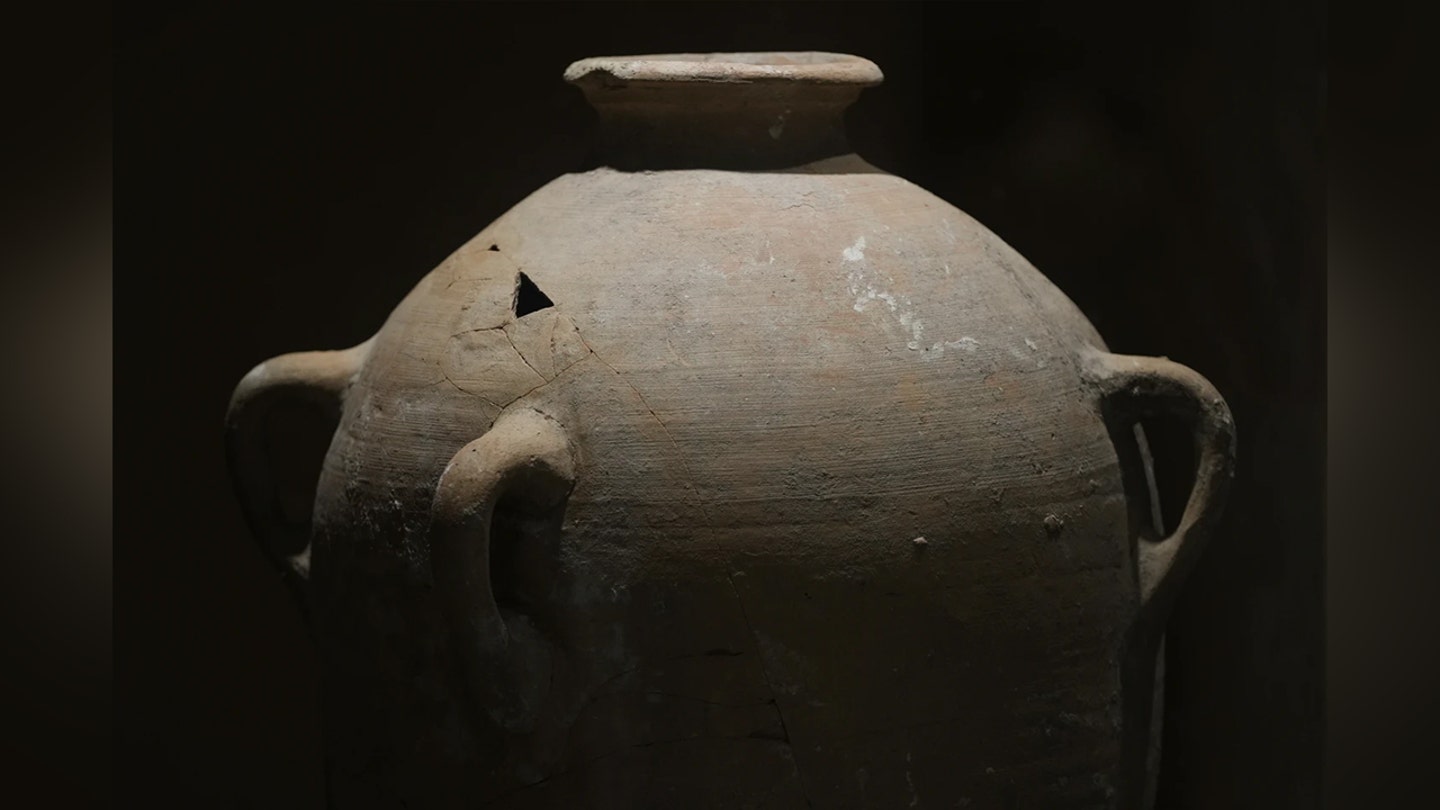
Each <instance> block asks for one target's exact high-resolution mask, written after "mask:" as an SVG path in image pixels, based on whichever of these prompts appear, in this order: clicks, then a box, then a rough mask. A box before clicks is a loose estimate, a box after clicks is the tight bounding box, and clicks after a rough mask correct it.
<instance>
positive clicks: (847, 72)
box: [565, 51, 885, 88]
mask: <svg viewBox="0 0 1440 810" xmlns="http://www.w3.org/2000/svg"><path fill="white" fill-rule="evenodd" d="M884 78H885V76H884V74H883V73H881V72H880V68H879V67H878V66H877V65H876V64H875V63H874V62H871V61H870V60H869V59H865V58H864V57H860V56H853V55H851V54H845V53H826V52H823V51H762V52H747V53H668V54H646V55H637V56H595V57H591V58H588V59H581V60H580V61H578V62H575V63H573V64H571V65H570V67H569V68H567V69H566V71H565V81H567V82H569V83H571V84H574V85H579V86H581V87H585V86H595V85H599V86H611V87H614V86H624V85H633V84H686V83H696V84H702V83H703V84H708V83H725V84H774V83H784V84H818V85H832V86H833V85H849V86H852V87H857V88H859V87H873V86H874V85H877V84H880V83H881V82H882V81H884Z"/></svg>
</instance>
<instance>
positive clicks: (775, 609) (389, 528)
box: [228, 54, 1234, 808]
mask: <svg viewBox="0 0 1440 810" xmlns="http://www.w3.org/2000/svg"><path fill="white" fill-rule="evenodd" d="M566 78H567V79H568V80H569V81H571V82H572V83H574V84H576V85H578V86H579V87H580V88H581V89H582V90H584V92H585V93H586V95H587V97H588V98H589V100H590V101H591V103H592V104H593V105H594V106H595V108H596V109H597V111H598V112H599V115H600V137H599V139H598V145H597V153H596V159H595V166H594V168H591V169H589V170H587V171H582V172H578V173H575V174H569V175H565V176H563V177H560V178H557V179H556V180H554V181H553V182H551V183H549V184H547V185H546V186H544V187H543V188H541V189H539V190H537V191H536V192H534V193H533V194H532V195H530V196H529V197H528V198H527V199H525V200H524V201H522V202H521V203H519V204H518V205H516V206H515V207H514V208H513V209H512V210H510V211H509V212H507V213H506V214H504V215H503V216H501V217H500V218H499V219H498V220H496V221H495V222H494V223H493V224H491V225H490V226H489V227H487V228H485V229H484V230H483V231H482V232H481V233H480V234H479V235H478V236H476V237H475V238H474V239H473V240H471V241H470V242H469V243H467V244H465V245H464V246H462V247H461V248H460V249H459V250H457V251H456V252H455V253H454V254H453V255H452V256H450V257H449V258H448V259H446V260H445V261H444V262H443V263H442V264H441V265H440V266H439V267H437V268H435V269H434V270H433V271H432V272H431V273H430V274H429V275H427V276H426V277H425V278H424V279H423V280H421V281H420V283H419V284H418V285H417V286H416V287H415V288H414V290H413V291H412V292H411V293H410V295H409V296H407V297H406V298H405V300H404V301H402V302H401V303H400V304H399V306H398V307H397V308H396V309H395V310H394V312H393V314H392V315H391V316H390V318H389V320H388V321H386V323H385V324H384V325H383V326H382V327H381V328H380V330H379V332H378V333H377V334H376V335H375V337H374V338H372V339H371V340H370V341H368V342H366V343H365V344H362V345H360V346H357V347H354V348H351V349H348V350H343V351H339V352H318V353H306V354H295V355H286V356H283V357H280V358H276V359H273V360H270V361H268V362H266V363H263V364H261V365H260V366H259V367H257V368H256V369H255V370H254V371H252V372H251V373H250V374H249V375H247V376H246V377H245V379H244V380H242V381H241V383H240V386H239V388H238V389H237V390H236V393H235V397H234V400H233V402H232V404H231V410H230V414H229V420H228V437H229V447H230V451H231V460H232V468H233V470H234V472H235V476H236V481H237V485H238V488H239V491H240V493H241V497H242V500H243V501H244V503H245V504H246V508H247V513H248V514H249V515H250V517H251V520H252V524H253V526H254V528H255V530H256V533H257V535H258V536H259V537H260V539H261V541H262V544H263V546H264V548H265V549H266V550H267V553H269V554H271V555H272V557H274V559H275V560H276V562H277V564H279V565H281V566H282V567H283V568H284V569H285V570H286V571H288V572H290V574H291V576H292V579H293V581H294V583H295V586H296V592H297V595H298V596H299V597H300V599H301V602H302V604H303V605H304V608H305V612H306V616H307V620H308V622H309V623H310V626H311V629H312V632H313V634H314V636H315V639H316V641H317V644H318V645H319V649H320V660H321V662H322V667H323V684H324V686H323V689H324V694H323V700H324V722H325V727H326V740H327V767H328V778H329V786H330V788H329V790H330V794H331V800H332V802H333V804H334V806H336V807H342V808H349V807H378V806H387V807H388V806H410V807H477V806H487V807H488V806H493V807H556V808H561V807H564V808H570V807H606V808H609V807H615V808H629V807H805V806H814V807H905V806H918V807H955V806H960V807H971V808H982V807H1045V808H1080V807H1085V808H1091V807H1118V808H1135V807H1141V806H1143V805H1144V804H1145V803H1146V802H1147V796H1146V793H1147V786H1148V783H1149V779H1148V776H1147V773H1148V770H1149V768H1150V767H1152V766H1153V762H1152V761H1151V760H1152V757H1151V748H1152V737H1153V735H1152V725H1153V724H1154V721H1155V716H1154V715H1153V713H1152V711H1151V709H1152V702H1153V698H1154V695H1155V689H1156V680H1155V678H1154V677H1153V676H1154V673H1155V667H1156V661H1157V651H1158V649H1159V645H1160V642H1161V637H1162V632H1163V623H1164V619H1165V615H1166V613H1167V611H1168V609H1169V606H1170V604H1171V603H1172V602H1173V599H1174V596H1175V592H1176V589H1177V588H1179V587H1180V585H1181V583H1182V581H1183V579H1184V577H1185V575H1186V573H1187V571H1188V570H1189V569H1190V568H1191V566H1192V563H1193V561H1194V559H1195V555H1196V554H1197V553H1199V551H1200V549H1201V547H1202V545H1203V543H1204V540H1205V536H1206V533H1207V530H1208V528H1209V527H1210V526H1211V525H1212V524H1213V521H1214V519H1215V517H1216V516H1217V511H1218V509H1219V508H1220V506H1221V503H1222V501H1223V497H1224V493H1225V488H1226V485H1227V483H1228V480H1229V477H1230V469H1231V464H1232V456H1233V452H1234V438H1233V436H1234V434H1233V427H1232V424H1231V421H1230V418H1229V412H1228V410H1227V409H1226V406H1225V403H1224V402H1223V400H1222V399H1221V398H1220V396H1219V395H1218V394H1217V393H1216V392H1215V391H1214V390H1213V388H1212V387H1211V386H1210V385H1209V384H1208V383H1207V382H1206V381H1205V380H1204V379H1203V378H1202V377H1201V376H1200V375H1198V374H1196V373H1195V372H1193V371H1191V370H1190V369H1188V368H1185V367H1184V366H1181V365H1178V364H1176V363H1173V362H1170V361H1168V360H1164V359H1159V358H1147V357H1125V356H1117V355H1113V354H1109V353H1107V352H1106V349H1105V345H1104V343H1103V341H1102V340H1101V338H1100V336H1099V335H1097V334H1096V333H1095V330H1094V329H1093V328H1092V327H1091V326H1090V324H1089V323H1088V322H1087V321H1086V320H1085V318H1084V317H1083V316H1082V315H1081V313H1080V312H1079V311H1078V310H1077V309H1076V308H1075V307H1074V305H1073V304H1071V302H1070V301H1069V300H1068V299H1067V298H1066V297H1065V296H1064V295H1063V294H1062V293H1061V292H1060V291H1059V290H1057V289H1056V288H1055V287H1054V286H1053V285H1051V284H1050V283H1049V282H1048V281H1047V280H1046V279H1045V278H1044V276H1042V275H1041V274H1040V273H1039V272H1038V271H1036V269H1035V268H1034V267H1032V266H1031V265H1030V264H1029V263H1028V262H1027V261H1026V260H1025V259H1024V258H1023V257H1021V256H1020V255H1019V254H1017V253H1016V252H1015V251H1014V250H1012V249H1011V248H1010V247H1009V246H1007V245H1006V244H1005V243H1004V242H1002V241H1001V240H1000V239H999V238H998V237H996V236H995V235H994V234H993V233H991V232H990V231H988V230H986V229H985V228H984V227H983V226H981V225H980V224H979V223H977V222H975V221H974V220H973V219H971V218H970V217H968V216H966V215H965V214H964V213H962V212H961V211H959V210H957V209H956V208H954V207H953V206H951V205H949V204H948V203H946V202H945V201H943V200H941V199H939V198H937V197H935V196H933V195H931V194H929V193H928V192H926V191H925V190H923V189H921V188H918V187H916V186H915V185H913V184H911V183H909V182H907V181H905V180H903V179H900V178H897V177H894V176H891V175H889V174H886V173H884V172H882V171H879V170H877V169H875V168H874V167H872V166H870V165H869V164H867V163H865V162H864V161H863V160H862V159H860V158H859V157H857V156H855V155H853V154H851V153H850V150H849V148H848V146H847V145H846V143H845V139H844V134H843V127H842V124H841V113H842V112H843V110H844V109H845V107H846V106H847V105H848V104H849V103H850V102H851V101H853V99H854V98H855V97H856V95H857V94H858V93H859V92H860V90H861V89H862V88H863V87H864V86H867V85H872V84H875V83H878V82H879V81H880V72H879V70H878V69H877V68H876V67H875V66H874V65H873V64H871V63H869V62H867V61H865V60H863V59H858V58H856V57H850V56H842V55H833V54H719V55H682V56H665V57H626V58H622V59H592V60H585V61H582V62H579V63H576V64H575V65H573V66H572V67H571V68H570V70H569V71H567V73H566ZM289 397H309V398H312V399H315V400H316V401H320V402H323V403H328V404H330V405H331V406H333V407H334V409H335V413H336V414H337V418H338V422H337V429H336V431H335V434H334V439H333V442H332V444H331V446H330V450H329V453H328V456H327V457H326V460H325V464H324V468H323V471H322V472H321V475H320V481H319V487H318V496H317V497H316V500H315V504H314V511H313V515H312V516H311V519H310V521H309V523H308V524H307V525H302V526H291V525H287V524H285V523H284V521H282V520H280V519H279V518H278V517H277V512H276V511H275V509H274V507H273V504H274V502H275V492H274V489H275V488H274V486H273V485H272V484H271V483H270V482H271V476H270V475H269V472H268V465H267V460H266V456H265V453H264V451H263V449H262V448H263V442H262V441H261V440H260V438H259V437H260V436H261V435H262V434H263V433H264V429H263V427H264V420H265V418H266V416H267V414H268V413H269V410H270V407H269V406H270V405H271V404H273V403H276V402H283V401H285V399H286V398H289ZM1145 417H1166V418H1179V419H1183V420H1186V423H1187V424H1189V425H1192V426H1193V428H1194V432H1195V437H1196V458H1197V468H1196V475H1195V483H1194V488H1193V491H1192V494H1191V497H1190V500H1189V503H1188V505H1187V507H1186V510H1185V513H1184V515H1183V516H1182V517H1181V519H1180V521H1179V529H1178V530H1176V531H1175V532H1173V533H1172V534H1171V535H1170V536H1168V537H1164V538H1160V537H1157V536H1156V534H1157V533H1156V532H1155V531H1154V529H1153V528H1151V527H1152V525H1153V524H1154V520H1153V511H1154V510H1153V508H1152V506H1151V504H1150V500H1151V499H1150V490H1149V488H1148V486H1147V482H1146V459H1145V456H1144V452H1143V443H1141V442H1137V440H1136V433H1135V431H1134V430H1133V427H1134V425H1135V424H1136V423H1137V422H1138V420H1139V419H1141V418H1145Z"/></svg>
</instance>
